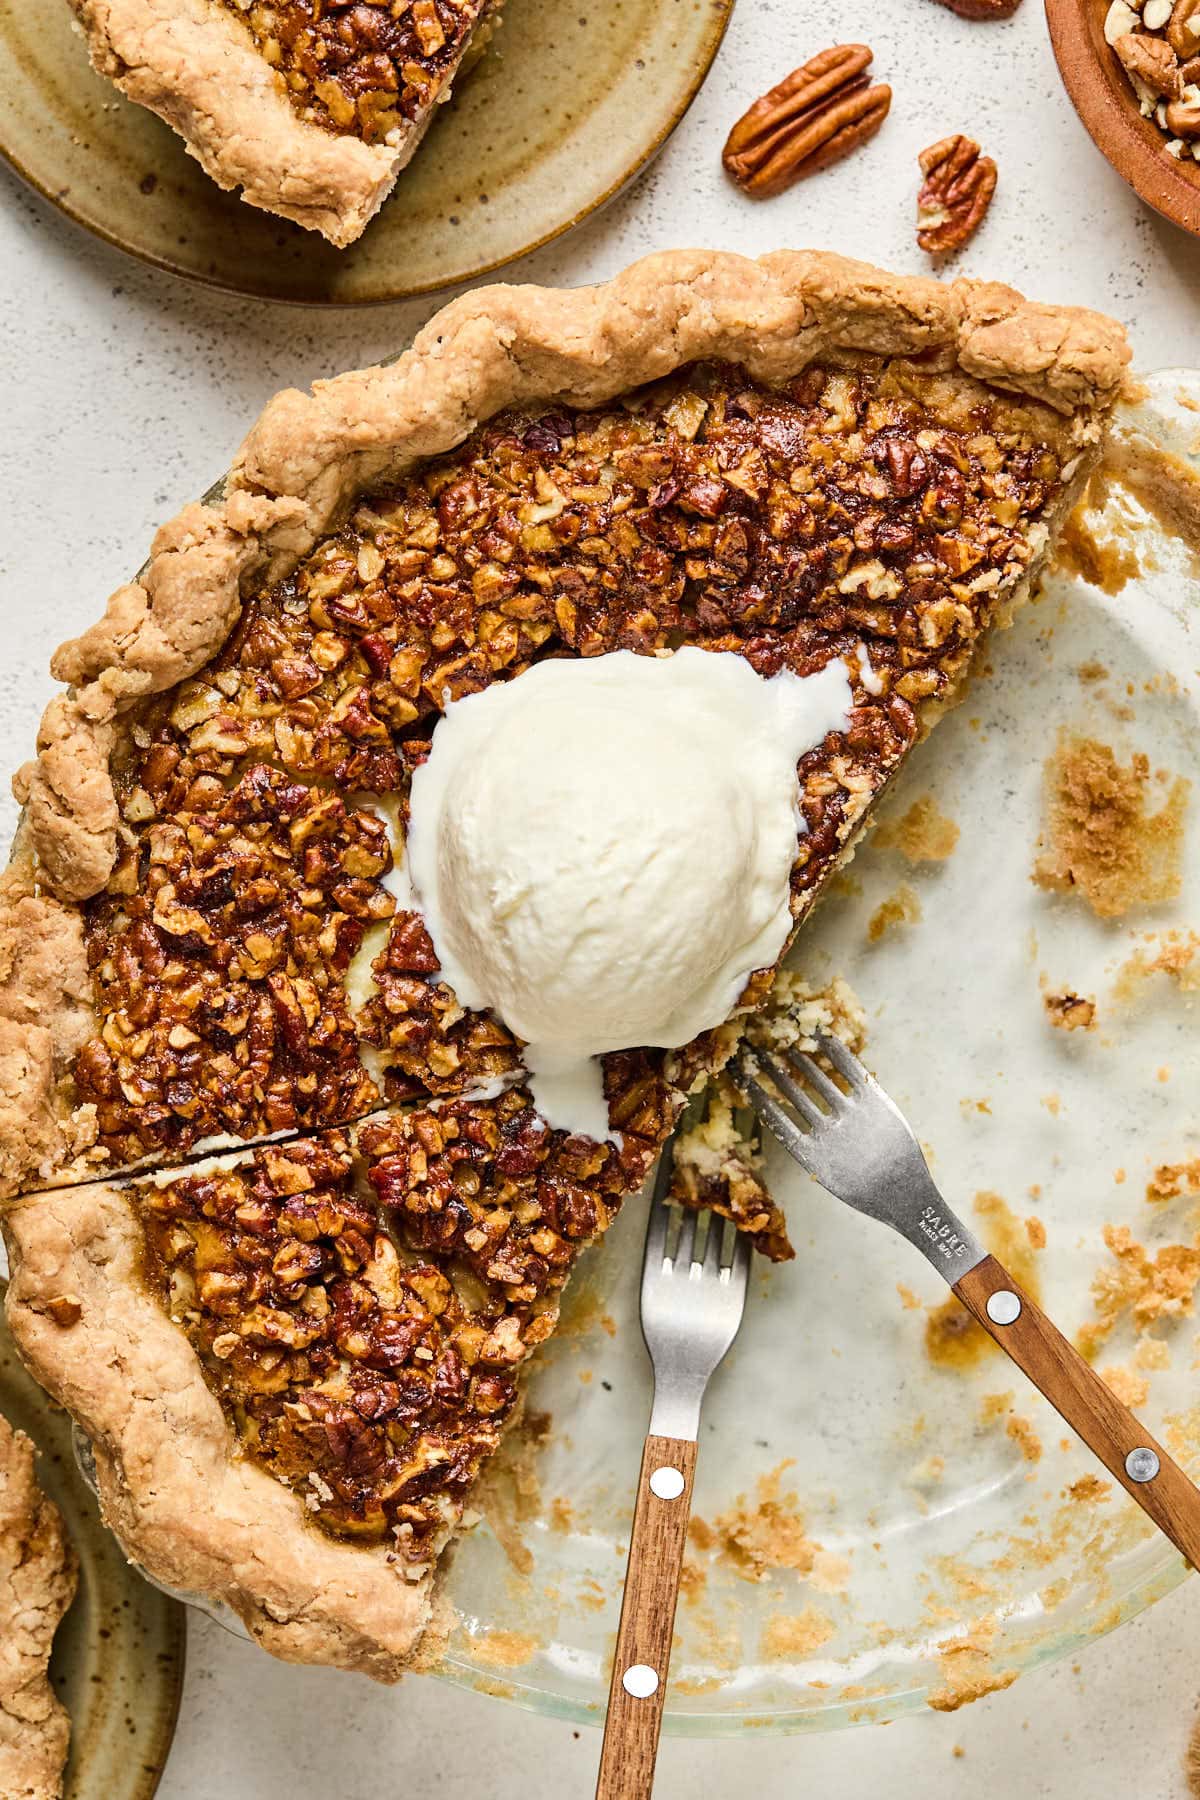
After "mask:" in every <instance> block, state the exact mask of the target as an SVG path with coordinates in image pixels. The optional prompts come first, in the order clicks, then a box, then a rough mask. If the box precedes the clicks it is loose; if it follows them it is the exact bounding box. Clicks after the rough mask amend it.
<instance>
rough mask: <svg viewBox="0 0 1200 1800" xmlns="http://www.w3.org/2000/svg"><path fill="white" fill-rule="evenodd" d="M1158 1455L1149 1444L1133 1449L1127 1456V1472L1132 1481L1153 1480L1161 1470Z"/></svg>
mask: <svg viewBox="0 0 1200 1800" xmlns="http://www.w3.org/2000/svg"><path fill="white" fill-rule="evenodd" d="M1159 1466H1160V1465H1159V1461H1158V1457H1157V1456H1156V1455H1155V1454H1154V1451H1153V1450H1151V1449H1149V1447H1148V1446H1146V1445H1143V1446H1142V1448H1141V1449H1139V1450H1131V1451H1130V1452H1129V1455H1128V1456H1127V1457H1126V1458H1125V1473H1126V1474H1127V1475H1128V1477H1129V1479H1130V1481H1153V1480H1154V1477H1155V1476H1156V1475H1157V1474H1158V1471H1159Z"/></svg>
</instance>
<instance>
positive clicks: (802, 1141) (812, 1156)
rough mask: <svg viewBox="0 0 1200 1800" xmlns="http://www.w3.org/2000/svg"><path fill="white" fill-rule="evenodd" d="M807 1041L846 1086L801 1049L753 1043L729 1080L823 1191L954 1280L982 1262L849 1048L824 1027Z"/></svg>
mask: <svg viewBox="0 0 1200 1800" xmlns="http://www.w3.org/2000/svg"><path fill="white" fill-rule="evenodd" d="M816 1044H817V1052H818V1054H819V1055H820V1056H821V1057H823V1058H824V1060H825V1061H826V1062H827V1063H828V1064H829V1065H830V1067H831V1068H832V1069H833V1070H834V1072H835V1074H836V1075H838V1076H839V1077H840V1078H841V1080H842V1081H844V1082H845V1084H846V1085H845V1087H842V1086H839V1084H838V1082H837V1081H835V1080H833V1079H832V1078H831V1077H830V1075H829V1074H828V1073H827V1072H826V1070H825V1069H823V1068H822V1067H821V1065H820V1063H818V1062H817V1061H816V1060H815V1059H814V1058H813V1057H812V1056H809V1055H806V1054H805V1053H804V1052H803V1051H801V1050H795V1049H787V1050H784V1051H773V1052H767V1051H765V1050H764V1049H762V1047H761V1046H760V1045H757V1044H744V1045H743V1047H742V1049H741V1050H740V1052H739V1054H738V1058H737V1079H738V1085H739V1086H740V1087H741V1088H742V1090H743V1092H744V1093H745V1094H746V1096H747V1098H748V1099H749V1101H750V1103H751V1104H752V1106H753V1107H754V1109H755V1111H756V1112H757V1113H758V1116H759V1118H760V1119H761V1120H762V1121H763V1123H764V1125H766V1126H767V1127H768V1128H769V1129H770V1130H771V1131H772V1132H773V1133H774V1135H775V1136H776V1137H777V1138H778V1139H779V1142H780V1143H781V1144H782V1145H783V1147H784V1149H785V1150H786V1151H787V1152H788V1154H789V1155H790V1156H792V1157H793V1158H794V1159H795V1161H796V1162H798V1163H799V1164H800V1166H801V1168H804V1169H807V1170H808V1173H809V1174H810V1175H811V1176H813V1178H814V1179H815V1180H816V1181H819V1182H820V1183H821V1186H822V1187H824V1188H828V1190H829V1192H830V1193H831V1194H834V1195H836V1196H837V1198H838V1199H839V1200H844V1201H845V1202H846V1205H847V1206H852V1207H853V1208H854V1209H855V1211H856V1212H861V1213H866V1214H867V1215H868V1216H869V1217H870V1218H873V1219H878V1220H880V1221H881V1223H882V1224H884V1225H890V1226H891V1227H892V1229H893V1230H894V1231H898V1232H899V1233H900V1234H901V1236H902V1237H906V1238H907V1239H908V1241H909V1243H911V1244H913V1245H915V1247H916V1248H917V1249H918V1250H919V1251H920V1252H921V1254H922V1255H923V1256H926V1257H927V1258H928V1259H929V1261H930V1262H931V1263H933V1265H934V1267H935V1268H937V1269H940V1270H941V1271H942V1273H943V1274H945V1273H946V1272H947V1270H949V1271H950V1272H951V1273H950V1279H951V1280H953V1281H957V1280H958V1279H959V1277H960V1276H962V1275H964V1274H966V1272H967V1270H968V1269H973V1268H974V1267H975V1265H976V1263H979V1262H982V1261H983V1258H984V1256H985V1254H986V1252H985V1250H984V1248H983V1245H982V1244H981V1243H980V1242H979V1240H978V1238H977V1237H976V1236H975V1235H974V1233H973V1232H972V1231H971V1230H970V1229H969V1228H968V1227H967V1226H966V1225H964V1224H963V1222H962V1220H961V1219H959V1218H958V1217H957V1216H956V1215H955V1213H954V1212H952V1211H951V1209H950V1207H949V1206H947V1204H946V1202H945V1201H944V1200H943V1199H942V1196H941V1195H940V1194H939V1192H938V1190H937V1188H936V1187H935V1186H934V1182H933V1177H932V1176H931V1175H930V1173H929V1169H928V1166H927V1164H926V1162H925V1158H924V1156H923V1155H922V1153H921V1146H920V1144H918V1142H917V1140H916V1137H915V1135H914V1133H913V1130H912V1128H911V1126H910V1125H909V1123H908V1121H907V1119H905V1117H904V1115H903V1113H901V1111H900V1109H899V1107H897V1106H896V1105H895V1104H894V1102H893V1101H892V1100H890V1099H889V1097H888V1096H887V1094H885V1093H884V1091H883V1089H882V1088H881V1087H880V1086H879V1083H878V1082H877V1081H876V1080H875V1079H874V1077H873V1076H872V1075H870V1074H869V1073H868V1071H867V1070H866V1069H865V1068H864V1067H863V1065H862V1063H860V1062H859V1060H858V1058H857V1056H855V1055H854V1053H853V1051H851V1050H848V1049H847V1047H846V1045H845V1044H843V1043H842V1041H841V1039H840V1038H836V1037H830V1036H828V1035H827V1034H825V1033H823V1032H822V1033H820V1034H818V1036H817V1040H816ZM798 1120H799V1121H800V1122H799V1123H798V1122H797V1121H798Z"/></svg>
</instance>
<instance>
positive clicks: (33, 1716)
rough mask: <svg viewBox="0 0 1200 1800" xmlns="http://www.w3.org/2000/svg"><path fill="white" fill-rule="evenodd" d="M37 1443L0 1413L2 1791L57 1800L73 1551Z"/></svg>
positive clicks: (66, 1727) (11, 1796) (17, 1799)
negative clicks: (62, 1627) (62, 1634)
mask: <svg viewBox="0 0 1200 1800" xmlns="http://www.w3.org/2000/svg"><path fill="white" fill-rule="evenodd" d="M34 1462H35V1458H34V1448H33V1445H32V1444H31V1443H30V1441H29V1439H28V1438H27V1437H26V1436H25V1435H24V1434H23V1433H22V1432H20V1431H14V1430H13V1428H12V1426H11V1425H10V1424H9V1423H8V1420H7V1419H5V1418H3V1417H0V1794H3V1795H4V1796H5V1800H58V1797H59V1795H60V1794H61V1793H62V1776H63V1770H64V1768H65V1767H66V1762H67V1744H68V1741H69V1738H70V1732H71V1725H70V1720H69V1719H68V1717H67V1714H66V1710H65V1709H64V1707H63V1706H62V1705H61V1704H60V1702H59V1701H58V1699H57V1698H56V1696H55V1693H54V1690H53V1688H52V1687H51V1685H50V1681H49V1677H48V1675H47V1669H48V1665H49V1662H50V1651H51V1648H52V1646H53V1643H54V1634H55V1632H56V1631H57V1630H58V1627H59V1624H60V1622H61V1620H62V1617H63V1615H64V1613H65V1612H66V1610H67V1608H68V1607H69V1606H70V1604H71V1601H72V1599H73V1598H74V1595H75V1581H76V1571H77V1564H76V1558H75V1553H74V1551H73V1550H72V1548H71V1546H70V1544H69V1543H68V1542H67V1540H66V1538H65V1536H64V1535H63V1528H62V1520H61V1518H60V1517H59V1514H58V1508H57V1507H56V1506H55V1505H54V1504H53V1502H52V1501H50V1500H48V1499H47V1498H46V1496H45V1494H43V1492H42V1490H41V1488H40V1487H39V1486H38V1481H37V1473H36V1470H35V1466H34Z"/></svg>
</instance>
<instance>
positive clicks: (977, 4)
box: [942, 0, 1021, 19]
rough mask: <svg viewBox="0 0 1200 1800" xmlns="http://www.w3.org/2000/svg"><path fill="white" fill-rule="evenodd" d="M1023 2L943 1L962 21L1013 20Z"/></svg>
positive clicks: (1005, 0)
mask: <svg viewBox="0 0 1200 1800" xmlns="http://www.w3.org/2000/svg"><path fill="white" fill-rule="evenodd" d="M1020 4H1021V0H942V5H943V6H948V7H949V8H950V11H951V12H956V13H957V14H958V16H959V18H960V19H1011V18H1012V16H1013V14H1014V13H1015V12H1016V10H1017V8H1018V6H1020Z"/></svg>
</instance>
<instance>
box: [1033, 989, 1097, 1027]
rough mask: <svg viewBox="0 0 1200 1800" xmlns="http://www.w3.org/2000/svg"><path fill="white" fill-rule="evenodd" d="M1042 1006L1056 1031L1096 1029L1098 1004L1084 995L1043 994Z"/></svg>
mask: <svg viewBox="0 0 1200 1800" xmlns="http://www.w3.org/2000/svg"><path fill="white" fill-rule="evenodd" d="M1042 1004H1043V1006H1044V1007H1045V1008H1046V1014H1047V1017H1048V1018H1049V1020H1050V1023H1051V1025H1053V1026H1054V1028H1055V1030H1056V1031H1094V1030H1095V1028H1096V1002H1095V1001H1094V1000H1092V999H1090V998H1087V997H1085V996H1084V995H1083V994H1043V995H1042Z"/></svg>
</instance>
